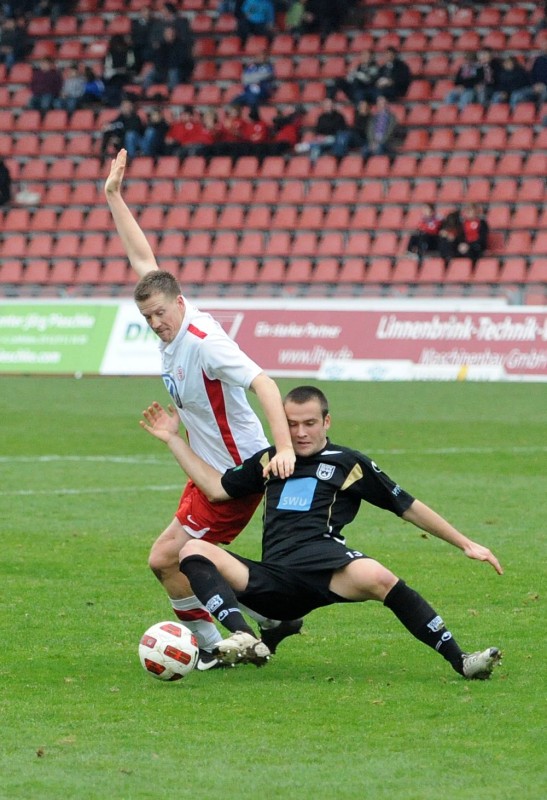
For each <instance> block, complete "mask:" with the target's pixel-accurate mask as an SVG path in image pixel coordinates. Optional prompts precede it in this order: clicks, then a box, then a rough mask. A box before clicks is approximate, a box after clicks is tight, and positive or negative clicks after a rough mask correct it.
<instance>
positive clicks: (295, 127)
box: [271, 106, 303, 155]
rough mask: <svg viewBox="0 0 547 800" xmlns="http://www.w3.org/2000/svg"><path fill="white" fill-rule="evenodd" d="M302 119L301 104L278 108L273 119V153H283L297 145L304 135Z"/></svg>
mask: <svg viewBox="0 0 547 800" xmlns="http://www.w3.org/2000/svg"><path fill="white" fill-rule="evenodd" d="M302 120H303V111H302V109H301V108H300V107H299V106H287V107H286V108H285V110H284V111H282V110H281V109H278V110H277V114H276V115H275V117H274V118H273V120H272V144H271V154H272V155H281V154H282V153H285V152H287V151H289V150H293V149H294V148H295V147H296V145H297V144H298V142H299V141H300V137H301V136H302Z"/></svg>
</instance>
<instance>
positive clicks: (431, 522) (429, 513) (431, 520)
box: [403, 500, 503, 575]
mask: <svg viewBox="0 0 547 800" xmlns="http://www.w3.org/2000/svg"><path fill="white" fill-rule="evenodd" d="M403 519H405V520H407V522H412V524H413V525H416V527H417V528H421V529H422V530H424V531H427V532H428V533H431V534H432V535H433V536H436V537H437V538H438V539H443V540H444V541H445V542H448V543H449V544H453V545H454V547H459V549H460V550H463V552H464V553H465V555H466V556H467V557H468V558H475V559H477V561H488V563H489V564H491V565H492V566H493V567H494V569H495V570H496V572H497V573H498V574H499V575H503V569H502V567H501V564H500V562H499V561H498V559H497V558H496V556H495V555H494V554H493V553H492V552H490V550H488V548H486V547H483V546H482V545H481V544H477V542H473V541H471V539H468V538H467V536H464V535H463V533H460V531H459V530H457V528H455V527H454V526H453V525H451V524H450V523H449V522H447V521H446V520H445V519H444V518H443V517H441V515H440V514H437V512H436V511H433V509H431V508H429V506H426V505H425V503H422V502H421V501H420V500H414V502H413V503H412V505H411V506H410V508H408V509H407V510H406V511H405V512H404V514H403Z"/></svg>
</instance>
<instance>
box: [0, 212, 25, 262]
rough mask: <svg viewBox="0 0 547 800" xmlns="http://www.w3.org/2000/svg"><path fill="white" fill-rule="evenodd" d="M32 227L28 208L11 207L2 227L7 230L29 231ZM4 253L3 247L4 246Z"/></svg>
mask: <svg viewBox="0 0 547 800" xmlns="http://www.w3.org/2000/svg"><path fill="white" fill-rule="evenodd" d="M30 228H31V224H30V211H29V209H28V208H9V209H8V210H7V211H6V215H5V217H4V219H3V223H2V229H3V231H6V232H10V233H12V232H14V231H21V232H24V233H27V232H28V231H29V230H30ZM2 254H3V248H2Z"/></svg>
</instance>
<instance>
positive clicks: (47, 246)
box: [26, 233, 79, 258]
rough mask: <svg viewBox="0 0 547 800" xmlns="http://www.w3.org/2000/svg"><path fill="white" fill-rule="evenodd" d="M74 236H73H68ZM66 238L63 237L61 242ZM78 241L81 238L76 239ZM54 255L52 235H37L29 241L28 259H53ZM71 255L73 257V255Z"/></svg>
mask: <svg viewBox="0 0 547 800" xmlns="http://www.w3.org/2000/svg"><path fill="white" fill-rule="evenodd" d="M68 235H69V236H72V234H68ZM62 239H64V236H63V237H61V240H62ZM75 239H76V241H78V239H79V237H78V236H76V237H75ZM53 254H54V239H53V234H52V233H35V234H34V235H33V236H31V238H30V239H29V242H28V244H27V248H26V256H27V258H51V257H52V256H53ZM69 255H72V254H71V253H70V254H69Z"/></svg>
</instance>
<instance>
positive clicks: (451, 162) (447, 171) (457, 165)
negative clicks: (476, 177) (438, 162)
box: [443, 144, 471, 178]
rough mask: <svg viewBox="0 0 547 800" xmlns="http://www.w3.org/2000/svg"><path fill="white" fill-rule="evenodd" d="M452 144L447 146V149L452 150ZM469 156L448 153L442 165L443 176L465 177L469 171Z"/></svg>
mask: <svg viewBox="0 0 547 800" xmlns="http://www.w3.org/2000/svg"><path fill="white" fill-rule="evenodd" d="M453 148H454V144H452V146H451V147H447V150H453ZM470 166H471V165H470V160H469V156H467V155H462V154H460V153H457V154H452V155H449V156H448V158H447V159H446V163H445V165H444V170H443V177H445V178H446V177H451V178H465V177H467V176H468V175H469V172H470Z"/></svg>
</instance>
